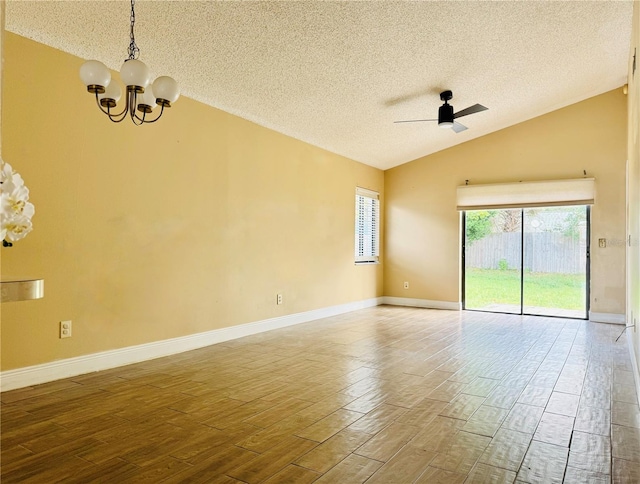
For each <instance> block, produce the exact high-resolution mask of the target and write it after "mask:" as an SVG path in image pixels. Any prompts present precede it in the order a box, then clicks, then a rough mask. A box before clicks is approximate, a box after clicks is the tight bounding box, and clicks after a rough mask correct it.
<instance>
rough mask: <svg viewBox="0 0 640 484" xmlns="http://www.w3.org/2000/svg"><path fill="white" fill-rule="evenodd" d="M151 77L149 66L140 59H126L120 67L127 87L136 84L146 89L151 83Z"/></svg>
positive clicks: (121, 75)
mask: <svg viewBox="0 0 640 484" xmlns="http://www.w3.org/2000/svg"><path fill="white" fill-rule="evenodd" d="M150 77H151V73H150V72H149V68H148V67H147V65H146V64H145V63H144V62H142V61H139V60H138V59H130V60H126V61H124V64H122V67H121V68H120V79H122V82H124V85H125V86H127V87H129V86H135V87H137V88H142V89H144V88H146V87H147V86H148V85H149V82H150V80H151V79H150Z"/></svg>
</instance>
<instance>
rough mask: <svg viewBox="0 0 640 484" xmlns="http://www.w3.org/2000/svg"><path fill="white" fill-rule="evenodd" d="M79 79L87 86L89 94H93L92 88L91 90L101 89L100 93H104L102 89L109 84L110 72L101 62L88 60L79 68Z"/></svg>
mask: <svg viewBox="0 0 640 484" xmlns="http://www.w3.org/2000/svg"><path fill="white" fill-rule="evenodd" d="M80 79H82V82H84V85H85V86H87V89H88V90H89V92H95V91H92V87H93V89H97V88H98V87H101V88H102V92H104V88H106V87H107V86H108V85H109V83H110V82H111V72H109V69H107V66H105V65H104V64H103V63H102V62H100V61H97V60H90V61H87V62H85V63H84V64H82V66H81V67H80ZM94 86H95V87H94Z"/></svg>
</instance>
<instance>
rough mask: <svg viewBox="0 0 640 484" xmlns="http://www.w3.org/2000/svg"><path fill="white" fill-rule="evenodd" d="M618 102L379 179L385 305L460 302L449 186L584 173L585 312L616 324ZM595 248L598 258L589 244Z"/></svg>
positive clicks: (622, 156) (610, 96)
mask: <svg viewBox="0 0 640 484" xmlns="http://www.w3.org/2000/svg"><path fill="white" fill-rule="evenodd" d="M626 102H627V100H626V97H625V96H624V94H623V93H622V89H617V90H615V91H611V92H609V93H606V94H603V95H600V96H597V97H594V98H591V99H588V100H586V101H583V102H580V103H578V104H574V105H572V106H568V107H566V108H564V109H560V110H558V111H555V112H552V113H550V114H547V115H544V116H540V117H538V118H535V119H532V120H530V121H526V122H524V123H521V124H518V125H515V126H512V127H509V128H507V129H504V130H501V131H498V132H495V133H492V134H490V135H488V136H483V137H481V138H477V139H475V140H472V141H469V142H467V143H463V144H461V145H458V146H455V147H453V148H450V149H447V150H444V151H441V152H438V153H435V154H433V155H429V156H427V157H424V158H421V159H418V160H416V161H413V162H411V163H407V164H405V165H401V166H399V167H396V168H393V169H391V170H388V171H386V172H385V196H386V205H385V210H386V228H385V240H386V245H385V258H384V264H385V284H384V294H385V296H396V297H409V298H418V299H428V300H436V301H447V302H459V301H460V300H461V295H460V216H459V214H458V212H457V211H456V186H458V185H463V184H464V183H465V180H469V183H472V184H481V183H498V182H513V181H519V180H546V179H556V178H580V177H581V176H583V170H586V171H587V174H588V176H590V177H595V178H596V184H597V185H596V186H597V201H596V204H595V205H594V206H593V210H592V218H591V220H592V232H591V240H592V245H591V246H592V251H591V254H592V257H591V311H593V312H598V313H614V314H624V312H625V270H624V267H625V247H624V239H625V161H626V150H625V147H626ZM442 136H455V134H453V133H442ZM599 238H606V239H608V241H609V244H608V246H607V248H604V249H599V248H598V247H597V244H595V245H594V244H593V241H594V240H595V241H597V240H598V239H599ZM403 281H409V283H410V285H409V287H410V288H409V289H407V290H405V289H403Z"/></svg>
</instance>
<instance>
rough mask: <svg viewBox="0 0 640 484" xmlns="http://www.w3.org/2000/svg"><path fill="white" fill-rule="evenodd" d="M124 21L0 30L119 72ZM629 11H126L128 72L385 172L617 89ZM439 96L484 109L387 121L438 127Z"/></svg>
mask: <svg viewBox="0 0 640 484" xmlns="http://www.w3.org/2000/svg"><path fill="white" fill-rule="evenodd" d="M129 8H130V5H129V1H127V0H124V1H123V0H117V1H99V2H94V1H73V2H70V1H33V2H32V1H24V0H9V1H7V3H6V29H7V30H8V31H11V32H14V33H17V34H20V35H23V36H25V37H28V38H30V39H34V40H36V41H38V42H41V43H44V44H47V45H50V46H52V47H55V48H58V49H60V50H63V51H66V52H69V53H71V54H74V55H77V56H79V57H82V58H85V59H98V60H100V61H102V62H104V63H105V64H106V65H107V66H108V67H110V68H112V69H115V70H119V68H120V65H121V64H122V61H123V60H124V58H125V57H126V49H127V47H128V44H129ZM631 12H632V2H631V1H612V2H608V1H601V2H589V1H572V2H566V1H531V2H529V1H514V2H477V1H469V2H455V1H452V2H449V1H445V2H391V1H378V2H321V1H300V2H286V1H282V2H270V1H265V2H213V1H209V2H206V1H201V2H193V1H141V0H138V2H137V3H136V30H135V33H136V41H137V44H138V46H139V47H140V50H141V55H140V59H141V60H143V61H144V62H145V63H146V64H147V65H148V66H149V67H150V68H151V70H152V71H153V72H154V74H155V75H163V74H164V75H170V76H172V77H174V78H175V79H176V80H177V81H178V83H179V85H180V87H181V90H182V94H183V95H184V96H188V97H191V98H193V99H197V100H198V101H202V102H204V103H206V104H209V105H211V106H215V107H217V108H220V109H222V110H224V111H227V112H229V113H233V114H236V115H238V116H241V117H243V118H246V119H248V120H251V121H254V122H256V123H258V124H260V125H263V126H266V127H268V128H271V129H274V130H276V131H279V132H282V133H285V134H287V135H290V136H292V137H295V138H298V139H300V140H303V141H306V142H308V143H311V144H313V145H316V146H320V147H322V148H325V149H327V150H329V151H332V152H334V153H339V154H341V155H344V156H346V157H348V158H351V159H354V160H357V161H360V162H363V163H366V164H368V165H372V166H376V167H379V168H382V169H386V168H390V167H393V166H396V165H399V164H402V163H405V162H407V161H410V160H413V159H416V158H419V157H421V156H424V155H427V154H430V153H433V152H435V151H439V150H442V149H444V148H448V147H450V146H453V145H455V144H459V143H461V142H464V141H468V140H470V139H473V138H476V137H478V136H482V135H485V134H487V133H490V132H492V131H496V130H498V129H502V128H505V127H507V126H510V125H513V124H516V123H519V122H522V121H524V120H527V119H530V118H532V117H535V116H539V115H541V114H544V113H547V112H549V111H553V110H555V109H558V108H560V107H563V106H566V105H568V104H572V103H575V102H578V101H581V100H583V99H586V98H589V97H591V96H594V95H597V94H600V93H603V92H606V91H608V90H611V89H614V88H617V87H619V86H622V85H623V84H624V83H625V82H626V72H627V56H628V48H629V42H630V35H631ZM71 88H73V87H71ZM76 88H77V89H78V90H79V92H80V90H81V89H82V85H81V84H80V81H79V80H78V86H76ZM445 89H451V90H453V94H454V97H453V101H452V102H451V103H452V104H453V106H454V108H455V109H456V111H458V110H461V109H463V108H466V107H467V106H470V105H472V104H475V103H481V104H483V105H485V106H487V107H488V108H489V110H488V111H484V112H482V113H479V114H474V115H471V116H468V117H464V118H461V119H460V122H462V123H463V124H465V125H466V126H467V127H468V128H469V129H468V130H467V131H464V132H462V133H459V134H456V133H454V132H453V131H451V130H443V129H439V128H438V127H437V124H436V123H407V124H394V123H393V121H395V120H403V119H424V118H434V117H437V110H438V107H439V106H440V104H441V101H440V99H439V92H440V91H442V90H445ZM178 102H179V101H178ZM177 108H178V105H176V109H177ZM145 129H153V128H152V127H147V128H145Z"/></svg>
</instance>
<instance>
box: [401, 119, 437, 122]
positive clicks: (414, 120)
mask: <svg viewBox="0 0 640 484" xmlns="http://www.w3.org/2000/svg"><path fill="white" fill-rule="evenodd" d="M423 121H437V119H409V120H407V121H394V123H421V122H423Z"/></svg>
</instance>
